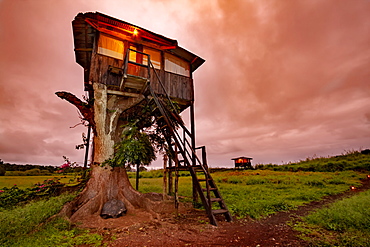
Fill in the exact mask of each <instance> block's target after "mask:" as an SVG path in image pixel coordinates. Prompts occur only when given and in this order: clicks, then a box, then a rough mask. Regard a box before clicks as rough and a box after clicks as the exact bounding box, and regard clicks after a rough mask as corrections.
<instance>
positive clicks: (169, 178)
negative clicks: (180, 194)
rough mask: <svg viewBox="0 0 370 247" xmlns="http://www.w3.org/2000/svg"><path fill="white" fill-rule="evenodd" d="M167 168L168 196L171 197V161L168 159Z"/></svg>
mask: <svg viewBox="0 0 370 247" xmlns="http://www.w3.org/2000/svg"><path fill="white" fill-rule="evenodd" d="M168 162H169V163H168V166H169V170H168V194H170V195H172V192H173V189H172V184H173V180H172V159H171V158H169V160H168Z"/></svg>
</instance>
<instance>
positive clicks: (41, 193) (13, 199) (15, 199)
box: [0, 178, 63, 208]
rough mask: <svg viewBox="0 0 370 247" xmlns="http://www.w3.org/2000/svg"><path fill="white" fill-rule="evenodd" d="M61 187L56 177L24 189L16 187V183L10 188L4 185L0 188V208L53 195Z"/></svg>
mask: <svg viewBox="0 0 370 247" xmlns="http://www.w3.org/2000/svg"><path fill="white" fill-rule="evenodd" d="M61 187H63V184H62V183H60V182H59V179H57V178H54V179H48V180H45V181H44V182H43V183H37V184H35V185H34V186H33V187H31V188H27V189H24V190H23V189H20V188H18V186H17V185H16V184H14V185H13V186H12V187H11V188H7V187H4V188H2V189H1V190H0V208H9V207H12V206H14V205H17V204H18V203H20V202H26V201H28V200H31V199H34V198H39V197H45V196H52V195H55V194H56V193H58V191H59V189H60V188H61Z"/></svg>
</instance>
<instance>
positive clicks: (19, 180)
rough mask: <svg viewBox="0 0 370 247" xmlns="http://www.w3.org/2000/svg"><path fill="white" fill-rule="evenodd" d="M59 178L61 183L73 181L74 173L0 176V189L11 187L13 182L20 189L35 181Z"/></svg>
mask: <svg viewBox="0 0 370 247" xmlns="http://www.w3.org/2000/svg"><path fill="white" fill-rule="evenodd" d="M55 177H56V178H60V182H61V183H65V184H68V183H73V181H74V180H75V176H74V175H50V176H0V189H1V188H4V187H8V188H10V187H12V186H13V185H14V184H16V185H17V186H18V188H20V189H25V188H29V187H32V186H33V185H34V184H36V183H41V182H43V181H44V180H47V179H52V178H55Z"/></svg>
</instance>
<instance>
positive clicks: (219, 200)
mask: <svg viewBox="0 0 370 247" xmlns="http://www.w3.org/2000/svg"><path fill="white" fill-rule="evenodd" d="M221 201H222V199H221V198H211V202H221Z"/></svg>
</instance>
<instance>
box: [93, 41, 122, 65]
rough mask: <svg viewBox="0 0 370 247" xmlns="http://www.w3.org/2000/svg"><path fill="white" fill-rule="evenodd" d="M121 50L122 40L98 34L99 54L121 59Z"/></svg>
mask: <svg viewBox="0 0 370 247" xmlns="http://www.w3.org/2000/svg"><path fill="white" fill-rule="evenodd" d="M123 50H124V46H123V42H122V41H119V40H116V39H113V38H110V37H108V36H105V35H100V38H99V43H98V53H99V54H102V55H106V56H109V57H114V58H117V59H121V60H123Z"/></svg>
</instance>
